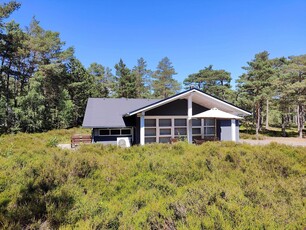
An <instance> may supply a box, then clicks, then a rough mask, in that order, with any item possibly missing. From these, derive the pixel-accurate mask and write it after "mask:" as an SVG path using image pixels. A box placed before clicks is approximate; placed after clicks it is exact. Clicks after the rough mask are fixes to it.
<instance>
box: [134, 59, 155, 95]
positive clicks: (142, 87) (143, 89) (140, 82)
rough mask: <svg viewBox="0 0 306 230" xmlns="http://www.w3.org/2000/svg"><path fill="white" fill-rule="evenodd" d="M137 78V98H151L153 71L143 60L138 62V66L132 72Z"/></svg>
mask: <svg viewBox="0 0 306 230" xmlns="http://www.w3.org/2000/svg"><path fill="white" fill-rule="evenodd" d="M132 74H133V75H134V77H135V84H136V97H137V98H150V96H151V81H150V74H151V71H150V70H148V69H147V63H146V61H145V60H144V59H143V58H140V59H138V60H137V66H135V67H134V68H133V70H132Z"/></svg>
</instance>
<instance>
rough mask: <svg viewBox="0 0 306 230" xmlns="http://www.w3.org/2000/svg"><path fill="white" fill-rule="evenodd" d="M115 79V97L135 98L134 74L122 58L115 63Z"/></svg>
mask: <svg viewBox="0 0 306 230" xmlns="http://www.w3.org/2000/svg"><path fill="white" fill-rule="evenodd" d="M115 69H116V81H117V88H116V92H117V97H119V98H120V97H124V98H136V96H137V94H136V79H135V75H134V74H132V73H131V70H130V69H129V68H128V67H127V66H126V64H125V63H124V62H123V60H122V59H120V61H119V63H118V64H116V65H115Z"/></svg>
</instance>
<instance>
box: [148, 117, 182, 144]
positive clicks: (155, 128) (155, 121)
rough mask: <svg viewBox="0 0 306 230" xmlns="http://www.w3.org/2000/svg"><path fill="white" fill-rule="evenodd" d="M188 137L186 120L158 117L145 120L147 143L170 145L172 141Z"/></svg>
mask: <svg viewBox="0 0 306 230" xmlns="http://www.w3.org/2000/svg"><path fill="white" fill-rule="evenodd" d="M186 136H187V119H186V118H169V117H157V118H146V119H145V143H152V142H159V143H169V142H170V139H171V138H173V137H176V138H185V137H186Z"/></svg>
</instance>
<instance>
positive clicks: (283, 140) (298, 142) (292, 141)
mask: <svg viewBox="0 0 306 230" xmlns="http://www.w3.org/2000/svg"><path fill="white" fill-rule="evenodd" d="M239 142H240V143H247V144H251V145H267V144H270V143H271V142H277V143H279V144H285V145H292V146H304V147H306V139H305V138H293V137H267V138H266V139H264V140H249V139H240V141H239Z"/></svg>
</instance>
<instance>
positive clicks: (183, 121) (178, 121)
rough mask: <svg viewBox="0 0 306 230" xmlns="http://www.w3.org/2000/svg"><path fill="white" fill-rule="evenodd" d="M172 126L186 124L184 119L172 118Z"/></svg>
mask: <svg viewBox="0 0 306 230" xmlns="http://www.w3.org/2000/svg"><path fill="white" fill-rule="evenodd" d="M174 126H187V120H186V119H174Z"/></svg>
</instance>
